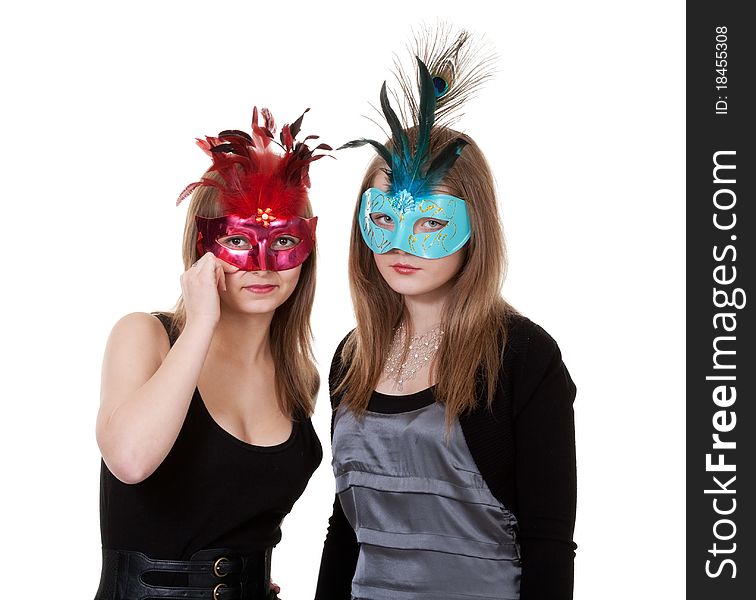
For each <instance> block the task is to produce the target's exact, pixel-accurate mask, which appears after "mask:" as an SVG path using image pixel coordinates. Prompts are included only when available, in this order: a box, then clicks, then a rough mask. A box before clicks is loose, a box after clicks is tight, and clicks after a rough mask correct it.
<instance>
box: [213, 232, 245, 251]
mask: <svg viewBox="0 0 756 600" xmlns="http://www.w3.org/2000/svg"><path fill="white" fill-rule="evenodd" d="M216 241H217V242H218V243H219V244H220V245H221V246H223V247H225V248H228V249H229V250H249V249H251V248H252V242H250V241H249V239H248V238H247V237H246V236H243V235H239V234H236V235H227V236H225V237H222V238H218V239H217V240H216Z"/></svg>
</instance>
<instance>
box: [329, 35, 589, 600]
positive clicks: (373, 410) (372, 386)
mask: <svg viewBox="0 0 756 600" xmlns="http://www.w3.org/2000/svg"><path fill="white" fill-rule="evenodd" d="M428 46H429V48H430V51H429V52H425V53H424V52H423V51H422V50H421V51H420V52H419V53H418V55H419V56H420V57H421V58H418V59H417V81H418V83H419V88H420V94H419V100H418V101H415V100H414V99H413V98H409V97H408V100H409V105H410V114H412V115H413V119H412V122H411V123H410V124H409V126H403V125H401V124H400V123H401V120H400V119H399V117H398V116H397V115H396V114H395V113H394V111H393V109H392V108H391V106H390V103H389V100H388V94H387V92H386V89H385V86H384V89H383V90H382V92H381V107H382V110H383V112H384V115H385V116H386V120H387V122H388V124H389V127H390V129H391V134H392V135H391V140H390V141H389V142H388V143H387V144H385V145H384V144H379V143H378V142H375V141H373V140H364V139H363V140H356V141H355V142H351V143H349V144H347V146H348V147H354V146H361V145H364V144H369V145H372V146H373V147H374V148H375V149H376V150H377V152H378V157H377V158H376V159H375V160H374V161H373V163H372V164H371V166H370V167H369V169H368V172H367V173H366V175H365V178H364V179H363V182H362V185H361V188H360V198H359V202H358V204H357V206H356V210H355V217H354V222H353V228H352V236H351V246H350V258H349V274H350V284H351V290H352V298H353V303H354V308H355V316H356V321H357V327H356V329H355V330H353V331H352V332H351V333H350V334H349V335H347V336H346V338H345V339H344V340H343V341H342V343H341V344H340V345H339V347H338V349H337V350H336V354H335V356H334V359H333V363H332V366H331V373H330V389H331V400H332V404H333V408H334V413H333V429H332V446H333V469H334V474H335V477H336V500H335V503H334V513H333V516H332V517H331V519H330V524H329V528H328V535H327V538H326V542H325V547H324V550H323V557H322V561H321V568H320V576H319V581H318V588H317V592H316V598H317V599H318V600H326V599H327V600H333V599H341V598H343V599H350V598H361V599H375V600H377V599H385V600H389V599H390V600H401V599H407V600H409V599H420V598H423V599H426V598H434V599H444V600H463V599H464V600H471V599H474V598H478V599H481V600H482V599H487V600H490V599H493V598H518V599H521V600H535V599H537V600H543V599H547V598H559V599H562V598H564V599H566V598H572V583H573V558H574V550H575V548H576V546H575V544H574V543H573V541H572V533H573V529H574V519H575V494H576V483H575V443H574V424H573V411H572V403H573V400H574V397H575V386H574V384H573V382H572V380H571V378H570V375H569V373H568V372H567V369H566V368H565V366H564V363H563V362H562V358H561V353H560V350H559V347H558V346H557V344H556V342H555V341H554V340H553V338H552V337H551V336H550V335H549V334H548V333H546V332H545V331H544V330H543V329H542V328H541V327H539V326H538V325H536V324H535V323H533V322H532V321H530V320H529V319H527V318H526V317H524V316H522V315H521V314H519V313H518V312H517V311H516V310H515V309H514V308H513V307H511V306H510V305H509V304H508V303H507V302H506V301H505V300H504V299H503V298H502V296H501V291H500V290H501V285H502V282H503V277H504V272H505V266H506V258H505V251H504V241H503V234H502V229H501V224H500V221H499V217H498V209H497V206H496V200H495V188H494V184H493V178H492V176H491V173H490V170H489V167H488V164H487V162H486V160H485V157H484V156H483V154H482V153H481V151H480V149H479V148H478V146H477V145H476V144H475V143H474V142H473V140H472V139H471V138H469V137H468V136H465V135H462V134H459V133H458V132H456V131H454V130H453V129H451V128H450V127H448V126H445V125H444V124H443V123H440V122H439V121H442V120H443V117H444V110H445V109H444V107H445V106H447V107H448V106H449V105H452V106H453V105H457V104H459V103H460V102H461V101H462V100H463V99H464V97H465V96H466V95H467V94H469V93H470V91H471V90H472V89H475V87H476V85H477V83H479V82H480V80H481V76H480V72H479V71H476V70H475V69H474V68H473V69H467V70H465V68H464V66H465V59H467V61H468V66H469V61H470V60H471V59H470V55H469V40H468V37H467V36H466V34H464V33H463V34H461V35H460V36H459V37H458V38H456V39H455V40H454V41H453V42H452V43H451V44H449V45H447V46H443V47H439V45H438V44H428ZM466 53H467V54H466ZM470 73H472V75H470ZM408 79H410V78H408V77H405V78H404V81H405V85H404V86H403V87H404V92H405V95H407V96H409V94H408V88H409V87H410V86H409V85H408V84H407V80H408ZM460 90H461V91H460ZM439 117H442V118H439Z"/></svg>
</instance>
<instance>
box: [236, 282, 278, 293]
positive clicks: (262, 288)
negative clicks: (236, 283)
mask: <svg viewBox="0 0 756 600" xmlns="http://www.w3.org/2000/svg"><path fill="white" fill-rule="evenodd" d="M277 287H278V286H277V285H272V284H268V285H264V284H254V285H247V286H244V289H245V290H247V291H248V292H251V293H253V294H269V293H270V292H272V291H273V290H274V289H276V288H277Z"/></svg>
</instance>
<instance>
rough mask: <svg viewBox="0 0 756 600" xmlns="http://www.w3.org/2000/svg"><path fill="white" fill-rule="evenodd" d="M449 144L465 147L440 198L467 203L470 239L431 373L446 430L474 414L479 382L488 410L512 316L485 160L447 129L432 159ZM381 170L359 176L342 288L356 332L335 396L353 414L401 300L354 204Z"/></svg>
mask: <svg viewBox="0 0 756 600" xmlns="http://www.w3.org/2000/svg"><path fill="white" fill-rule="evenodd" d="M407 134H408V137H409V139H410V143H412V144H414V143H415V140H416V137H417V130H416V129H414V128H413V129H409V130H407ZM453 137H462V138H464V139H465V140H466V141H467V142H468V145H467V146H466V147H465V148H464V150H463V151H462V154H461V155H460V157H459V158H458V159H457V161H456V163H455V164H454V166H453V167H452V169H451V170H450V171H449V172H448V174H447V175H446V177H445V179H444V181H443V191H444V193H447V194H451V195H454V196H458V197H459V198H463V199H464V200H465V201H466V202H467V206H468V213H469V218H470V229H471V236H470V241H469V242H468V243H467V245H466V246H465V248H464V249H463V250H462V251H463V252H465V256H464V259H463V263H462V267H461V268H460V270H459V272H458V273H457V275H456V276H455V278H454V280H453V286H452V288H451V290H450V292H449V295H448V297H447V300H446V303H445V306H444V314H443V315H442V325H443V328H444V337H443V338H442V342H441V345H440V347H439V352H438V354H437V355H436V359H435V360H434V362H433V365H432V367H431V368H432V369H433V373H432V374H433V375H434V376H435V380H436V382H437V383H436V387H435V397H436V400H437V401H438V402H441V403H442V404H444V405H445V406H446V422H447V427H448V426H451V423H453V421H454V419H456V418H457V417H459V416H460V415H462V414H463V413H465V412H467V411H470V410H472V409H473V408H475V406H476V405H477V393H479V390H478V389H477V385H478V384H479V383H481V382H485V385H486V387H485V391H484V394H485V397H486V401H487V403H488V405H489V406H490V404H491V402H492V401H493V397H494V394H495V391H496V383H497V381H498V377H499V371H500V368H501V357H502V353H503V350H504V346H505V344H506V339H507V317H508V316H509V315H511V314H513V313H515V312H516V311H515V309H514V308H512V307H511V306H510V305H509V304H508V303H507V302H506V300H504V298H503V297H502V295H501V286H502V283H503V281H504V276H505V273H506V250H505V245H504V233H503V231H502V228H501V223H500V221H499V214H498V209H497V204H496V191H495V186H494V181H493V177H492V175H491V170H490V168H489V166H488V162H487V161H486V159H485V156H483V153H482V152H481V150H480V148H479V147H478V145H477V144H476V143H475V142H474V141H473V140H472V139H471V138H470V137H468V136H466V135H464V134H460V133H459V132H457V131H454V130H453V129H451V128H440V129H438V130H436V131H435V132H434V139H433V140H432V144H431V153H432V154H435V152H437V151H438V150H439V149H440V148H442V147H443V146H444V144H445V143H446V142H448V141H449V140H450V139H451V138H453ZM385 168H386V164H385V163H384V162H383V161H382V160H381V159H380V158H376V159H375V160H373V162H372V163H371V164H370V166H369V167H368V169H367V172H366V173H365V177H364V178H363V180H362V184H361V185H360V192H359V195H358V201H357V205H356V208H355V213H354V219H353V221H352V235H351V240H350V247H349V283H350V289H351V294H352V302H353V304H354V312H355V317H356V320H357V329H356V330H355V332H354V333H353V334H352V335H351V336H349V338H348V339H347V342H346V343H345V345H344V349H343V351H342V365H345V367H344V369H343V372H342V374H341V377H340V380H339V383H338V384H337V387H336V389H335V392H336V393H337V394H343V398H342V401H341V404H342V405H343V406H345V407H347V408H349V409H351V410H353V411H355V412H356V413H358V414H362V413H363V412H364V411H365V410H366V408H367V405H368V402H369V400H370V396H371V394H372V392H373V390H374V389H375V386H376V384H377V383H378V381H379V378H380V376H381V372H382V369H383V360H384V358H385V356H386V355H387V354H388V351H389V348H390V346H391V341H392V339H393V336H394V330H395V328H396V327H397V326H398V325H399V324H400V323H401V322H402V320H403V319H404V318H405V310H404V300H403V297H402V295H401V294H398V293H397V292H395V291H394V290H392V289H391V288H390V287H389V285H388V284H387V283H386V282H385V280H384V279H383V277H382V276H381V274H380V272H379V271H378V268H377V266H376V265H375V261H374V259H373V252H372V250H370V248H369V247H368V246H367V245H366V244H365V243H364V241H363V240H362V234H361V233H360V229H359V205H360V202H359V199H360V198H361V196H362V193H363V192H364V191H365V190H366V189H367V188H369V187H370V186H371V185H372V182H373V179H374V178H375V176H376V175H377V174H378V173H380V172H381V170H383V169H385ZM376 358H378V359H377V360H376ZM479 378H480V380H481V381H479Z"/></svg>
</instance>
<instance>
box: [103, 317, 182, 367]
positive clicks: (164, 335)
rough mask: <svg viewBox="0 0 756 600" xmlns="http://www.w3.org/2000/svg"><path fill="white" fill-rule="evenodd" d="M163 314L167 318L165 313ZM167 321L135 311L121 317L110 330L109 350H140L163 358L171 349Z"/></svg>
mask: <svg viewBox="0 0 756 600" xmlns="http://www.w3.org/2000/svg"><path fill="white" fill-rule="evenodd" d="M161 316H163V318H164V319H166V317H165V315H161ZM170 346H171V343H170V339H169V337H168V332H167V321H164V320H163V319H161V318H159V317H158V316H157V315H151V314H149V313H143V312H134V313H129V314H128V315H126V316H124V317H121V318H120V319H119V320H118V321H117V322H116V324H115V325H114V326H113V329H112V330H111V332H110V337H109V338H108V346H107V351H108V352H112V351H118V350H138V351H141V352H142V353H146V354H153V353H154V354H157V355H159V356H160V357H161V358H162V357H165V355H166V354H167V353H168V351H169V350H170Z"/></svg>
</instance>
